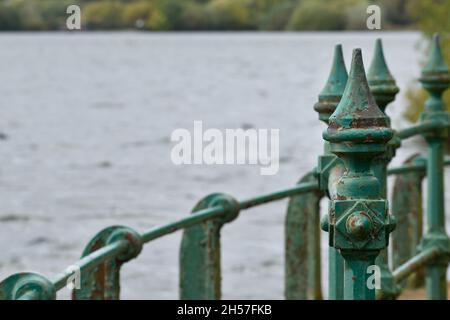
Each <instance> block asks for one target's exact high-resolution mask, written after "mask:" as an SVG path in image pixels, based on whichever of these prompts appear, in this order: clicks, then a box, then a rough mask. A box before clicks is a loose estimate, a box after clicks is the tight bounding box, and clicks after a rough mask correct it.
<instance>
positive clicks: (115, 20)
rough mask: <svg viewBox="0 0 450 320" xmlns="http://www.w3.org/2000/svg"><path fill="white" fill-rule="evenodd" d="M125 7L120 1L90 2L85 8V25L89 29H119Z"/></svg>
mask: <svg viewBox="0 0 450 320" xmlns="http://www.w3.org/2000/svg"><path fill="white" fill-rule="evenodd" d="M124 8H125V7H124V5H123V4H122V3H121V2H119V1H98V2H92V3H89V4H88V5H86V6H85V7H84V8H83V18H84V21H85V25H86V27H87V28H88V29H119V28H120V27H121V26H122V12H123V11H124Z"/></svg>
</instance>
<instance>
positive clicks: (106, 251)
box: [20, 182, 318, 299]
mask: <svg viewBox="0 0 450 320" xmlns="http://www.w3.org/2000/svg"><path fill="white" fill-rule="evenodd" d="M315 190H318V184H317V182H310V183H300V184H298V185H296V186H294V187H292V188H288V189H284V190H281V191H277V192H273V193H269V194H266V195H262V196H258V197H254V198H251V199H247V200H244V201H241V202H240V203H239V208H240V209H241V210H245V209H249V208H252V207H255V206H258V205H262V204H265V203H268V202H272V201H277V200H281V199H283V198H287V197H291V196H294V195H297V194H301V193H305V192H310V191H315ZM225 213H226V211H225V208H224V207H222V206H216V207H212V208H207V209H203V210H199V211H197V212H196V213H195V214H193V215H189V216H187V217H185V218H182V219H180V220H178V221H175V222H172V223H169V224H167V225H164V226H161V227H156V228H152V229H150V230H148V231H145V232H143V233H142V234H141V237H142V241H143V243H148V242H150V241H152V240H155V239H157V238H160V237H162V236H164V235H167V234H170V233H174V232H176V231H178V230H181V229H185V228H188V227H191V226H193V225H196V224H199V223H202V222H205V221H209V220H213V219H217V218H219V217H221V216H222V215H224V214H225ZM126 249H127V242H126V241H118V242H114V243H112V244H110V245H107V246H105V247H103V248H100V249H98V250H96V251H94V252H92V253H91V254H89V255H87V256H85V257H83V258H82V259H80V260H78V261H77V262H76V263H75V264H73V266H77V267H79V268H80V272H82V273H83V272H87V271H89V270H92V269H93V268H95V267H97V266H98V265H100V264H101V263H103V262H104V261H106V260H108V259H110V258H113V257H116V256H117V255H119V254H121V253H123V252H125V251H126ZM72 274H73V270H71V269H70V268H68V269H67V270H66V271H64V272H62V273H61V274H59V275H57V276H56V277H55V279H54V280H53V284H54V286H55V289H56V290H57V291H58V290H61V289H62V288H64V286H65V285H66V283H67V280H68V279H69V278H70V276H71V275H72ZM32 294H33V293H32V292H27V293H26V295H23V296H21V297H20V298H22V299H29V298H31V296H30V297H29V296H28V295H32Z"/></svg>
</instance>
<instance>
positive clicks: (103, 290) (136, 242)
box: [72, 226, 142, 300]
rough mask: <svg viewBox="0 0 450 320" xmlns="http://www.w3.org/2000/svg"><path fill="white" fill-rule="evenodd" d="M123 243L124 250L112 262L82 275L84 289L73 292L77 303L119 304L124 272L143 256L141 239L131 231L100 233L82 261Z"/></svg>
mask: <svg viewBox="0 0 450 320" xmlns="http://www.w3.org/2000/svg"><path fill="white" fill-rule="evenodd" d="M119 242H122V243H124V250H122V251H121V252H119V253H118V254H117V255H115V256H114V257H112V258H109V259H105V260H103V261H102V262H101V263H99V264H98V265H97V266H96V267H95V268H92V269H90V270H88V271H86V272H84V273H83V274H82V275H81V281H80V282H81V286H80V289H74V290H73V291H72V298H73V299H74V300H118V299H119V298H120V268H121V267H122V265H123V264H124V263H125V262H128V261H129V260H131V259H133V258H135V257H137V256H138V255H139V253H140V252H141V250H142V239H141V236H140V235H139V234H138V233H137V232H136V231H134V230H132V229H130V228H127V227H123V226H112V227H108V228H106V229H104V230H102V231H100V232H99V233H98V234H97V235H96V236H95V237H94V238H93V239H92V240H91V241H90V242H89V243H88V245H87V246H86V248H85V249H84V251H83V255H82V257H86V256H89V255H90V254H92V253H94V252H96V251H98V250H100V249H102V248H104V247H106V246H108V245H111V244H114V243H119Z"/></svg>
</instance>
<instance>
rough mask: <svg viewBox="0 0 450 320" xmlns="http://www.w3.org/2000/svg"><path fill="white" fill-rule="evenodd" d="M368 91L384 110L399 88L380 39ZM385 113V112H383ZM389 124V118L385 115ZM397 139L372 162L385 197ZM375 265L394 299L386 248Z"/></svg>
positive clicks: (383, 288) (385, 295)
mask: <svg viewBox="0 0 450 320" xmlns="http://www.w3.org/2000/svg"><path fill="white" fill-rule="evenodd" d="M367 80H368V83H369V88H370V91H371V93H372V95H373V97H374V99H375V102H376V103H377V105H378V107H379V108H380V110H381V111H383V112H385V110H386V107H387V105H388V104H389V103H391V102H392V101H394V100H395V96H396V95H397V93H398V92H399V88H398V87H397V85H396V84H395V79H394V77H392V75H391V73H390V71H389V69H388V67H387V64H386V60H385V58H384V53H383V46H382V43H381V40H380V39H377V40H376V42H375V50H374V55H373V58H372V63H371V64H370V68H369V72H368V74H367ZM385 114H386V113H385ZM386 118H387V121H388V123H389V124H390V118H389V117H388V116H387V115H386ZM399 144H400V142H399V140H398V139H395V136H394V138H393V139H392V140H391V141H390V143H389V144H388V147H387V149H386V152H384V153H382V154H381V155H379V156H377V157H376V158H375V159H374V160H373V163H372V170H373V173H374V175H375V176H376V177H377V179H378V181H379V182H380V187H381V196H382V197H383V198H384V199H387V165H388V164H389V162H390V161H391V160H392V158H393V157H394V156H395V149H396V148H397V147H399ZM376 262H377V265H378V266H379V267H380V270H381V292H382V297H383V299H395V297H396V296H397V294H398V289H397V287H396V285H395V281H394V277H393V276H392V272H391V271H390V269H389V258H388V250H387V248H386V249H384V250H382V251H381V253H380V255H379V256H378V258H377V261H376Z"/></svg>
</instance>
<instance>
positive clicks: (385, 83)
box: [367, 39, 399, 112]
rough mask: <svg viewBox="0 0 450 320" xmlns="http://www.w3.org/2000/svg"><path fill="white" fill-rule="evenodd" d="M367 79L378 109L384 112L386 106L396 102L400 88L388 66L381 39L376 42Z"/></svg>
mask: <svg viewBox="0 0 450 320" xmlns="http://www.w3.org/2000/svg"><path fill="white" fill-rule="evenodd" d="M367 79H368V82H369V87H370V91H372V94H373V96H374V98H375V101H376V102H377V104H378V107H379V108H380V109H381V110H382V111H383V112H384V111H385V109H386V106H387V105H388V104H389V103H391V102H392V101H394V99H395V96H396V95H397V93H398V92H399V88H398V87H397V85H396V83H395V79H394V77H393V76H392V74H391V72H390V71H389V68H388V66H387V64H386V60H385V58H384V52H383V44H382V42H381V39H377V40H376V42H375V51H374V55H373V59H372V63H371V64H370V68H369V72H368V74H367Z"/></svg>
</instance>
